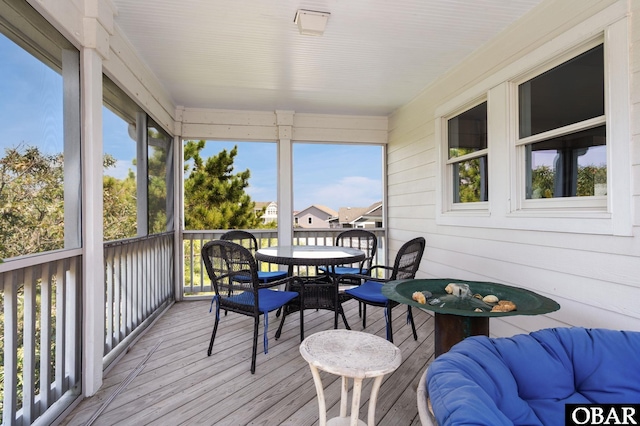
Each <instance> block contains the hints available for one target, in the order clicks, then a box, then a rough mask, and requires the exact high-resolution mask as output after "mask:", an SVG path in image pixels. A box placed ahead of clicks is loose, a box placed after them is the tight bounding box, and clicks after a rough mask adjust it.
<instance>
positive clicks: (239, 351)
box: [63, 301, 433, 426]
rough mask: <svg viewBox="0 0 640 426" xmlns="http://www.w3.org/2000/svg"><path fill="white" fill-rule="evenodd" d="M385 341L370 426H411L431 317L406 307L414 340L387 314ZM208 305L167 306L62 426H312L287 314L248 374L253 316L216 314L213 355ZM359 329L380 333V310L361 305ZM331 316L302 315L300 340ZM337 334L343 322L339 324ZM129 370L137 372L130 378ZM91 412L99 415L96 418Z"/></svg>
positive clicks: (313, 415)
mask: <svg viewBox="0 0 640 426" xmlns="http://www.w3.org/2000/svg"><path fill="white" fill-rule="evenodd" d="M344 308H345V311H346V313H347V318H348V321H349V324H350V325H351V328H352V329H354V330H362V323H361V321H360V320H359V318H358V305H357V302H355V301H349V302H347V303H345V305H344ZM393 312H394V322H393V324H394V343H395V344H396V345H397V346H398V347H399V348H400V349H401V351H402V357H403V362H402V365H401V366H400V367H399V368H398V369H397V370H396V371H395V372H394V373H393V374H390V375H388V376H385V379H384V382H383V384H382V387H381V389H380V395H379V397H378V402H377V409H376V422H377V424H378V425H382V426H384V425H393V426H397V425H419V424H420V420H419V418H418V410H417V405H416V387H417V383H418V380H419V378H420V375H421V374H422V373H423V371H424V369H425V368H426V366H427V364H428V363H429V362H431V361H432V359H433V317H432V316H431V315H429V314H428V313H426V312H424V311H420V310H417V309H414V317H415V322H416V327H417V330H418V341H417V342H416V341H414V340H413V337H412V335H411V327H410V326H409V325H407V324H406V322H405V313H406V309H405V308H404V307H403V306H399V307H397V308H396V309H394V311H393ZM213 315H214V314H213V313H211V314H210V313H209V302H208V301H197V302H181V303H177V304H175V305H173V306H172V307H171V308H170V309H169V310H168V311H167V312H166V313H165V314H164V315H163V316H162V317H160V318H159V320H158V321H157V322H156V323H155V324H154V325H153V326H152V327H151V328H150V330H148V331H147V333H145V334H144V335H143V336H142V337H141V338H140V340H139V341H138V342H137V343H136V344H135V345H134V347H133V348H132V349H131V350H130V351H129V353H127V354H126V355H125V356H124V357H123V358H122V359H121V360H120V361H119V362H118V364H117V365H116V366H115V367H114V368H113V369H111V370H110V371H109V372H108V374H107V375H106V377H105V379H104V384H103V386H102V388H101V389H100V390H99V391H98V393H97V394H96V395H94V396H93V397H91V398H87V399H85V400H83V401H82V402H81V403H80V404H79V405H78V406H77V407H76V408H75V410H74V411H73V413H72V414H71V415H69V416H67V418H66V419H65V421H64V422H63V424H64V425H85V424H87V421H89V420H92V423H91V424H93V425H96V426H99V425H116V424H117V425H136V426H141V425H164V426H166V425H193V424H201V425H234V426H235V425H268V426H271V425H279V424H288V425H296V426H305V425H317V424H318V404H317V399H316V390H315V387H314V385H313V379H312V377H311V371H310V370H309V366H308V364H307V363H306V361H305V360H304V359H303V358H302V356H301V355H300V352H299V350H298V347H299V345H300V337H299V328H298V320H299V316H298V315H297V314H296V315H292V316H289V317H287V321H286V322H285V327H284V330H283V333H282V336H281V338H280V339H279V340H277V341H276V340H275V338H274V337H273V336H274V333H275V331H276V329H277V327H278V324H279V321H280V319H279V318H276V316H275V313H271V315H270V317H269V353H268V354H266V355H265V354H264V352H263V347H262V323H261V325H260V335H259V337H258V339H259V343H258V356H257V361H256V362H257V366H256V373H255V374H254V375H252V374H251V372H250V371H249V369H250V365H251V345H252V333H253V320H252V319H251V318H248V317H245V316H241V315H237V314H232V313H230V314H229V315H228V316H226V317H221V321H220V326H219V327H218V335H217V336H216V342H215V344H214V347H213V351H214V352H213V354H212V355H211V356H210V357H207V354H206V351H207V347H208V343H209V338H210V333H211V330H212V326H213V320H214V317H213ZM367 319H368V321H367V329H366V330H365V331H366V332H369V333H374V334H376V335H378V336H382V337H384V335H385V331H384V315H383V309H381V308H375V307H369V309H368V310H367ZM332 326H333V313H332V312H329V311H314V310H308V311H306V312H305V335H307V336H309V335H311V334H312V333H314V332H317V331H321V330H328V329H330V328H331V327H332ZM339 326H340V328H343V327H344V324H342V322H340V324H339ZM136 370H137V374H135V372H136ZM321 377H322V380H323V384H324V388H325V397H326V401H327V406H328V407H329V412H328V416H327V418H332V417H335V416H337V415H338V411H339V400H340V381H339V380H338V378H337V377H336V376H334V375H331V374H328V373H322V374H321ZM371 384H372V380H365V382H364V385H365V386H364V387H363V393H362V395H363V398H362V405H361V410H360V418H361V419H365V420H366V410H367V407H368V395H369V392H370V388H371ZM96 413H99V415H97V417H96Z"/></svg>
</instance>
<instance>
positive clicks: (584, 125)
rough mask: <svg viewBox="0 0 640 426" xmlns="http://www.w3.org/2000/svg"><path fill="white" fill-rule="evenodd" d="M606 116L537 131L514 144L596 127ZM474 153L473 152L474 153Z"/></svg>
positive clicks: (517, 144)
mask: <svg viewBox="0 0 640 426" xmlns="http://www.w3.org/2000/svg"><path fill="white" fill-rule="evenodd" d="M606 121H607V120H606V117H605V116H604V115H601V116H599V117H594V118H590V119H588V120H584V121H580V122H579V123H573V124H569V125H568V126H564V127H560V128H557V129H553V130H549V131H547V132H544V133H538V134H536V135H532V136H528V137H526V138H522V139H518V140H517V141H516V146H520V145H527V144H531V143H534V142H538V141H542V140H545V139H552V138H556V137H559V136H563V135H568V134H570V133H575V132H578V131H580V130H587V129H591V128H593V127H598V126H601V125H603V124H605V123H606ZM474 154H475V153H474Z"/></svg>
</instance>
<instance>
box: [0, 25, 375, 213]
mask: <svg viewBox="0 0 640 426" xmlns="http://www.w3.org/2000/svg"><path fill="white" fill-rule="evenodd" d="M0 55H1V57H2V61H1V62H0V94H1V96H2V101H1V102H0V126H2V129H3V132H4V134H3V138H2V140H1V142H0V149H1V150H2V153H4V150H5V149H6V148H9V147H15V146H18V145H19V144H24V145H29V146H38V147H39V148H40V149H41V150H42V151H43V152H45V153H47V154H54V153H59V152H62V148H63V145H62V138H63V128H62V78H61V76H60V75H59V74H57V73H56V72H55V71H53V70H51V69H49V68H47V67H46V66H44V65H43V64H42V63H41V62H40V61H38V60H37V59H35V58H33V57H32V56H31V55H30V54H28V53H27V52H25V51H24V50H23V49H21V48H19V47H18V46H16V45H15V44H14V43H13V42H11V41H10V40H9V39H7V38H6V37H5V36H3V35H0ZM3 65H4V66H3ZM103 135H104V151H105V152H106V153H109V154H111V155H113V156H114V157H115V158H116V159H117V160H118V162H117V164H116V167H115V168H113V169H109V170H108V171H107V174H109V175H111V176H115V177H118V178H122V177H124V176H126V174H127V173H128V171H129V170H130V169H133V165H132V160H133V159H134V158H135V156H136V148H135V144H134V142H133V141H132V140H131V138H130V137H129V135H128V131H127V125H126V123H125V122H124V121H123V120H121V119H120V118H119V117H117V116H116V115H115V114H113V113H111V112H110V111H109V110H108V109H106V108H103ZM236 144H237V145H238V155H237V157H236V161H235V163H234V167H235V169H236V171H244V170H246V169H249V170H250V171H251V178H250V181H249V188H248V189H247V192H248V193H249V195H251V198H252V199H253V200H254V201H276V200H277V185H276V176H277V170H276V162H277V158H276V144H275V143H267V142H246V141H245V142H239V141H238V142H218V141H208V142H207V146H206V147H205V149H204V150H203V152H202V156H203V157H204V158H206V157H208V156H210V155H214V154H216V153H218V152H220V151H221V150H222V149H227V150H230V149H232V148H233V146H234V145H236ZM293 163H294V165H293V176H294V209H296V210H302V209H304V208H306V207H309V206H310V205H312V204H321V205H324V206H327V207H330V208H332V209H334V210H338V209H339V208H340V207H366V206H369V205H371V204H373V203H375V202H377V201H381V200H382V147H380V146H365V145H344V144H342V145H337V144H333V145H328V144H298V143H295V144H294V151H293Z"/></svg>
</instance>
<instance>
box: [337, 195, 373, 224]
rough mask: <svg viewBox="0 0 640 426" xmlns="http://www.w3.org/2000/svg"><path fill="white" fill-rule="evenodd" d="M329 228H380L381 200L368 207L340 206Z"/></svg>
mask: <svg viewBox="0 0 640 426" xmlns="http://www.w3.org/2000/svg"><path fill="white" fill-rule="evenodd" d="M330 225H331V228H382V201H379V202H377V203H374V204H372V205H370V206H369V207H340V209H339V210H338V215H337V216H335V217H333V218H332V219H331V220H330Z"/></svg>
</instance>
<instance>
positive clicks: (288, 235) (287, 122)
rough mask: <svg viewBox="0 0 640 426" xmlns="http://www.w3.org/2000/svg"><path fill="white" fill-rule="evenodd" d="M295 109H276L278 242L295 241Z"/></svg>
mask: <svg viewBox="0 0 640 426" xmlns="http://www.w3.org/2000/svg"><path fill="white" fill-rule="evenodd" d="M293 114H294V113H293V111H276V118H277V124H278V244H279V245H291V244H292V243H293V144H292V142H291V135H292V132H293Z"/></svg>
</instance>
